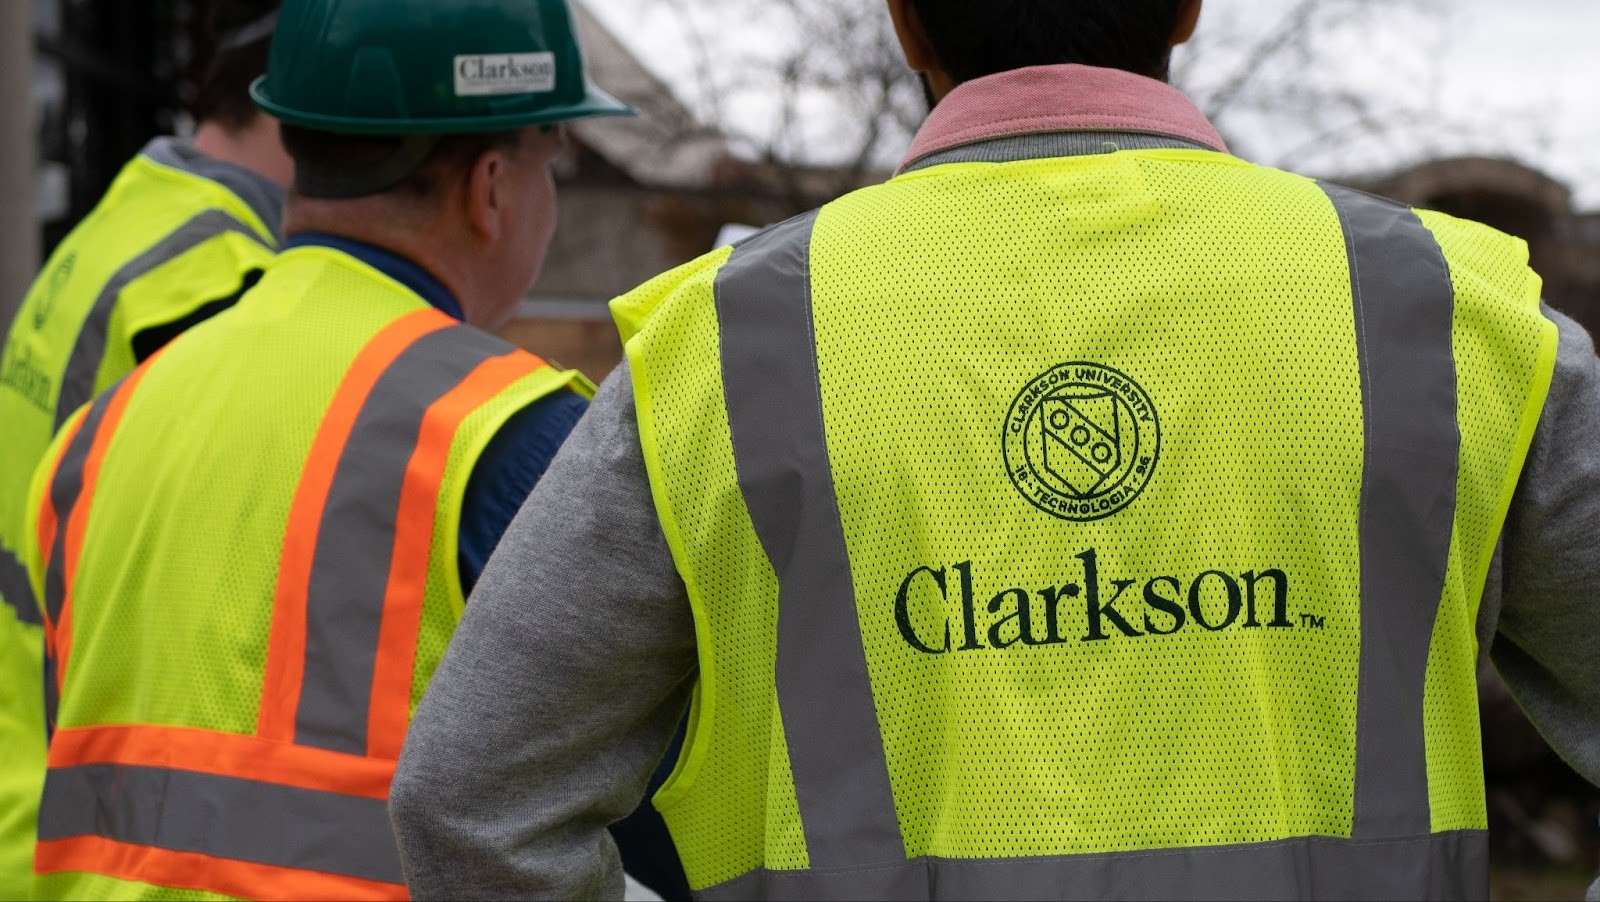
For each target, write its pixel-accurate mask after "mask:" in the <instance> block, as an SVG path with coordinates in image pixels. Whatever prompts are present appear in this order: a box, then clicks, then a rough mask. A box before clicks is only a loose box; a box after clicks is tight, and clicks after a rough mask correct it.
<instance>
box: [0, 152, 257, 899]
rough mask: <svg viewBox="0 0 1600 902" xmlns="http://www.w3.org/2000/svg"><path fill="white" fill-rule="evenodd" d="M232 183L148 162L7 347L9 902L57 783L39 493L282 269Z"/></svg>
mask: <svg viewBox="0 0 1600 902" xmlns="http://www.w3.org/2000/svg"><path fill="white" fill-rule="evenodd" d="M169 143H170V142H169ZM219 177H220V178H223V179H224V180H227V178H228V176H227V174H226V167H224V166H223V164H214V163H208V162H204V161H191V160H187V159H185V158H182V157H179V156H177V155H175V154H174V153H171V152H170V149H169V144H163V143H161V142H158V143H157V144H156V145H152V147H151V148H150V149H149V150H148V151H147V152H146V153H145V154H141V155H140V156H138V157H135V158H134V160H133V161H132V162H130V163H129V164H128V165H127V166H126V167H124V169H123V170H122V172H121V173H120V174H119V175H118V176H117V178H116V180H115V181H114V182H113V183H112V185H111V188H110V190H109V191H108V192H107V193H106V195H105V197H104V198H103V199H102V200H101V202H100V204H99V206H97V207H96V208H95V209H94V210H93V211H92V212H91V213H90V214H89V216H88V217H87V218H85V219H84V221H83V222H82V223H80V224H79V225H78V227H77V228H76V229H74V230H73V232H72V233H71V234H70V235H68V236H67V237H66V239H65V240H64V241H62V243H61V244H60V246H59V247H57V249H56V251H55V253H54V254H52V255H51V257H50V260H49V262H47V263H46V265H45V268H44V270H43V272H42V274H41V275H40V277H39V279H38V280H37V281H36V282H35V283H34V285H33V287H32V289H31V290H30V291H29V292H28V295H27V297H26V298H25V299H24V301H23V304H22V308H21V310H20V312H19V313H18V314H17V317H16V320H15V321H14V322H13V324H12V327H11V331H10V335H9V337H8V338H7V339H6V342H5V349H4V357H3V359H0V898H5V899H16V898H26V896H27V894H28V893H29V891H30V887H31V884H32V881H33V873H32V871H33V869H32V862H33V842H34V815H35V813H36V811H37V807H38V801H39V791H40V786H41V784H42V782H43V780H44V761H45V727H44V704H43V693H44V680H43V676H42V672H41V669H40V668H41V664H40V653H41V649H42V646H43V641H44V640H43V635H42V633H41V630H40V626H39V613H38V611H39V608H38V605H37V603H36V600H35V598H34V595H33V591H32V589H31V587H30V586H29V584H28V579H27V573H26V571H25V570H24V569H23V567H22V564H21V562H20V560H19V558H18V555H19V553H20V549H21V548H22V544H23V543H22V532H23V521H24V518H25V511H24V508H25V506H26V504H27V498H28V481H29V478H30V477H31V476H32V475H33V471H34V467H35V466H36V465H37V464H38V462H39V459H40V458H41V457H42V456H43V454H44V452H45V449H46V448H47V447H48V446H49V444H50V439H51V436H53V435H54V434H55V432H56V429H57V427H58V426H59V425H60V424H61V422H62V421H63V420H65V419H66V418H67V417H69V416H71V415H72V413H73V412H74V411H75V410H77V409H78V408H79V407H80V406H81V405H83V404H85V403H87V402H88V401H89V399H90V398H92V397H93V396H94V394H95V393H96V392H98V391H101V390H103V389H104V388H106V387H107V386H109V385H110V384H111V383H113V382H115V381H116V380H117V379H120V378H122V377H123V376H124V375H126V374H127V373H128V372H129V371H130V370H132V369H133V368H134V365H135V363H136V356H137V355H136V350H143V349H142V348H136V346H137V345H139V344H140V340H141V337H145V336H148V335H149V334H150V330H169V329H172V328H175V325H176V324H182V323H185V322H187V321H190V320H194V319H197V318H203V317H204V316H206V315H208V314H209V313H211V312H213V311H214V310H215V309H219V308H221V307H224V306H226V305H227V304H229V303H231V301H232V298H233V297H235V296H237V294H238V293H239V291H240V290H241V288H242V287H243V284H244V282H245V280H246V278H247V276H248V275H249V274H250V273H251V272H253V271H256V270H259V269H260V268H261V267H262V266H264V265H265V264H266V262H267V261H268V260H270V259H271V257H272V250H271V248H272V247H273V246H274V245H276V243H277V241H276V237H275V230H276V228H277V225H278V224H277V222H276V221H275V219H276V216H275V215H273V216H271V217H270V218H272V219H273V220H274V221H272V222H268V221H266V220H265V218H264V215H265V212H266V211H261V210H258V209H257V208H256V207H253V206H252V205H250V204H249V203H247V202H246V200H245V199H243V198H241V196H240V194H238V193H236V192H235V191H234V190H231V189H230V186H229V185H227V184H224V183H223V182H222V181H218V178H219ZM244 177H245V176H241V178H244ZM234 187H239V186H234ZM245 193H249V192H245Z"/></svg>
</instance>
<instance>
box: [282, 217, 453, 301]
mask: <svg viewBox="0 0 1600 902" xmlns="http://www.w3.org/2000/svg"><path fill="white" fill-rule="evenodd" d="M295 247H326V248H331V249H333V250H336V251H339V252H340V253H344V254H349V255H350V256H352V257H354V258H356V259H357V260H360V261H361V262H362V263H365V264H367V265H368V266H370V267H372V268H373V269H376V270H377V271H378V272H381V273H383V274H384V275H386V276H388V277H389V278H391V279H393V280H395V281H396V282H399V283H400V284H401V285H404V286H405V287H407V288H409V289H411V290H412V291H414V292H416V293H417V295H418V296H420V297H421V298H422V299H423V300H424V301H427V302H428V304H429V305H430V306H432V307H434V308H435V309H437V310H440V311H442V312H444V313H448V314H449V315H450V316H452V317H455V318H456V319H458V320H461V321H462V322H466V319H467V317H466V314H465V313H463V312H462V310H461V302H460V301H458V300H456V297H455V295H453V294H451V293H450V289H448V288H446V287H444V283H442V282H440V281H439V280H438V279H436V278H434V276H433V274H432V273H430V272H428V271H427V270H425V269H423V268H422V267H420V266H418V265H417V264H415V263H413V262H411V261H410V260H407V259H406V258H404V257H402V256H400V255H399V254H396V253H395V252H393V251H389V250H384V249H383V248H381V247H378V246H376V245H372V244H367V243H366V242H364V241H357V240H355V239H354V238H345V237H343V236H341V235H330V234H328V233H327V232H300V233H298V234H296V235H293V236H291V237H290V238H289V240H287V241H285V242H284V243H283V249H284V250H289V249H290V248H295Z"/></svg>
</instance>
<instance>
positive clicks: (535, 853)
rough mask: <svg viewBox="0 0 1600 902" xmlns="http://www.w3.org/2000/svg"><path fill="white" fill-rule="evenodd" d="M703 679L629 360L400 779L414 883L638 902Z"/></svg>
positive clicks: (509, 564)
mask: <svg viewBox="0 0 1600 902" xmlns="http://www.w3.org/2000/svg"><path fill="white" fill-rule="evenodd" d="M695 675H696V657H695V642H694V621H693V616H692V614H691V612H690V608H689V602H688V596H687V592H686V590H685V589H684V586H683V582H682V580H681V579H680V578H679V576H678V573H677V570H676V568H675V566H674V564H673V561H672V556H671V552H670V551H668V549H667V544H666V539H665V537H664V536H663V535H662V532H661V527H660V524H659V522H658V520H657V518H656V513H655V509H654V505H653V503H652V501H651V494H650V487H649V482H648V477H647V475H646V472H645V465H644V457H643V453H642V451H641V450H640V445H639V434H638V426H637V423H636V421H635V417H634V400H633V388H632V382H631V379H630V377H629V374H628V368H627V365H626V364H623V365H622V366H621V367H619V368H618V369H617V371H616V372H614V373H613V374H612V375H611V377H610V378H609V379H607V380H606V382H605V384H604V385H603V386H602V387H601V389H600V392H599V394H598V395H597V396H596V397H595V400H594V402H593V404H592V405H591V406H590V409H589V412H588V414H587V415H586V416H585V417H584V418H583V419H582V420H581V421H580V422H579V423H578V426H577V428H576V429H575V430H574V431H573V433H572V436H571V438H570V439H569V440H568V442H567V444H566V445H565V446H564V447H563V448H562V450H561V451H560V453H559V454H557V455H556V458H555V460H554V461H553V462H552V463H551V465H550V468H549V470H548V471H546V473H545V475H544V478H543V479H542V480H540V482H539V485H538V486H537V488H535V489H534V491H533V493H532V494H531V495H530V496H529V497H528V500H527V503H526V504H524V505H523V507H522V510H521V511H520V512H519V513H518V514H517V516H516V519H515V520H513V521H512V523H511V526H510V528H509V529H508V530H507V532H506V535H505V539H504V541H503V542H502V543H501V544H500V547H499V548H498V549H497V550H496V551H495V553H494V556H493V557H492V558H491V559H490V561H489V564H488V567H487V568H486V569H485V570H484V572H483V576H482V578H481V579H480V580H479V582H478V587H477V590H476V591H475V592H474V594H473V596H472V600H471V603H469V604H468V605H467V611H466V615H465V617H464V618H463V619H462V622H461V625H460V627H459V629H458V630H457V632H456V636H455V639H454V640H453V641H452V643H451V645H450V649H449V652H448V653H447V654H446V655H445V658H444V661H443V662H442V664H441V665H440V667H439V670H438V673H437V675H436V676H435V678H434V681H433V683H432V685H431V686H430V687H429V689H428V692H427V695H426V697H425V698H424V699H423V701H422V704H421V706H420V707H419V708H418V710H417V715H416V719H415V720H414V722H413V724H412V728H411V732H410V734H409V736H408V737H407V740H406V747H405V751H404V754H403V755H402V756H401V760H400V765H399V769H398V771H397V773H396V775H395V779H394V784H393V788H392V790H391V792H390V812H391V816H392V818H393V821H394V826H395V831H396V834H397V836H398V839H399V843H400V851H401V858H402V861H403V863H404V865H405V869H406V879H407V882H408V883H409V884H410V889H411V892H412V894H413V895H414V896H416V897H417V898H419V899H428V898H434V899H443V898H473V899H496V898H567V899H573V898H586V899H598V898H613V899H620V898H622V892H623V878H622V868H621V865H620V863H619V861H618V857H617V852H616V847H615V845H614V844H613V842H612V840H611V838H610V836H609V835H608V834H607V832H606V827H607V825H608V824H610V823H612V822H614V821H617V820H619V819H621V818H622V817H624V816H626V815H627V814H628V813H629V812H630V811H632V810H633V809H634V807H635V806H636V805H637V804H638V803H639V800H640V799H641V797H642V796H643V794H644V791H645V787H646V784H647V782H648V780H649V778H650V775H651V772H652V770H653V769H654V768H655V766H656V763H657V761H659V760H660V758H661V755H662V753H663V751H664V750H665V749H666V748H667V745H668V743H669V741H670V740H671V738H672V735H673V731H674V729H675V728H676V727H677V725H678V723H679V721H680V719H681V718H682V716H683V712H684V709H685V707H686V705H687V703H688V699H689V695H690V692H691V690H692V687H693V682H694V678H695Z"/></svg>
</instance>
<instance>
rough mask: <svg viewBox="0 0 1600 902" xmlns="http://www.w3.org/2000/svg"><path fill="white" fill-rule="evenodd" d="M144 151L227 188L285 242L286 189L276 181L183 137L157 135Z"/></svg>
mask: <svg viewBox="0 0 1600 902" xmlns="http://www.w3.org/2000/svg"><path fill="white" fill-rule="evenodd" d="M141 153H142V154H143V155H144V156H146V157H149V158H150V159H151V160H154V161H155V162H157V163H159V164H161V165H162V166H167V167H170V168H172V169H177V170H180V171H183V172H187V173H189V174H190V175H195V176H199V177H200V178H203V179H210V180H211V181H213V182H216V183H217V184H219V185H221V186H222V187H224V188H227V189H228V190H229V191H231V192H233V193H234V194H235V195H237V196H238V198H239V199H240V200H242V201H244V202H245V205H246V206H248V207H249V208H250V209H251V210H252V211H254V212H255V214H256V216H257V217H259V218H260V219H261V222H262V223H263V224H265V225H266V227H267V228H268V229H269V230H271V232H272V237H273V242H274V243H275V244H276V243H281V242H282V241H283V189H282V188H280V187H278V186H277V185H276V184H275V183H273V182H272V180H270V179H268V178H267V177H265V176H263V175H260V174H258V173H255V172H251V171H250V170H248V169H246V168H244V167H243V166H235V165H234V164H232V163H224V162H223V161H221V160H217V159H213V158H211V157H208V156H206V155H205V154H203V153H201V152H199V151H198V150H195V149H194V145H193V144H191V143H189V142H188V141H187V140H185V139H183V138H156V139H155V140H154V141H151V142H150V143H149V144H146V145H145V148H144V150H143V151H141Z"/></svg>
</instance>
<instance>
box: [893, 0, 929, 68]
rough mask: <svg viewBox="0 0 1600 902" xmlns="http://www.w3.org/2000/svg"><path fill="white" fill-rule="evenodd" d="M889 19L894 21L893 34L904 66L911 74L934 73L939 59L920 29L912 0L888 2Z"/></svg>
mask: <svg viewBox="0 0 1600 902" xmlns="http://www.w3.org/2000/svg"><path fill="white" fill-rule="evenodd" d="M888 2H889V18H891V19H893V20H894V33H895V36H896V37H897V38H899V39H900V52H902V53H904V54H905V57H906V65H908V66H910V67H911V70H912V71H913V72H924V73H928V72H934V71H936V70H938V68H939V57H938V55H937V54H935V53H934V52H933V42H932V41H929V40H928V32H927V30H926V29H924V28H923V27H922V17H920V16H918V15H917V8H916V5H915V4H914V3H913V0H888Z"/></svg>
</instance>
